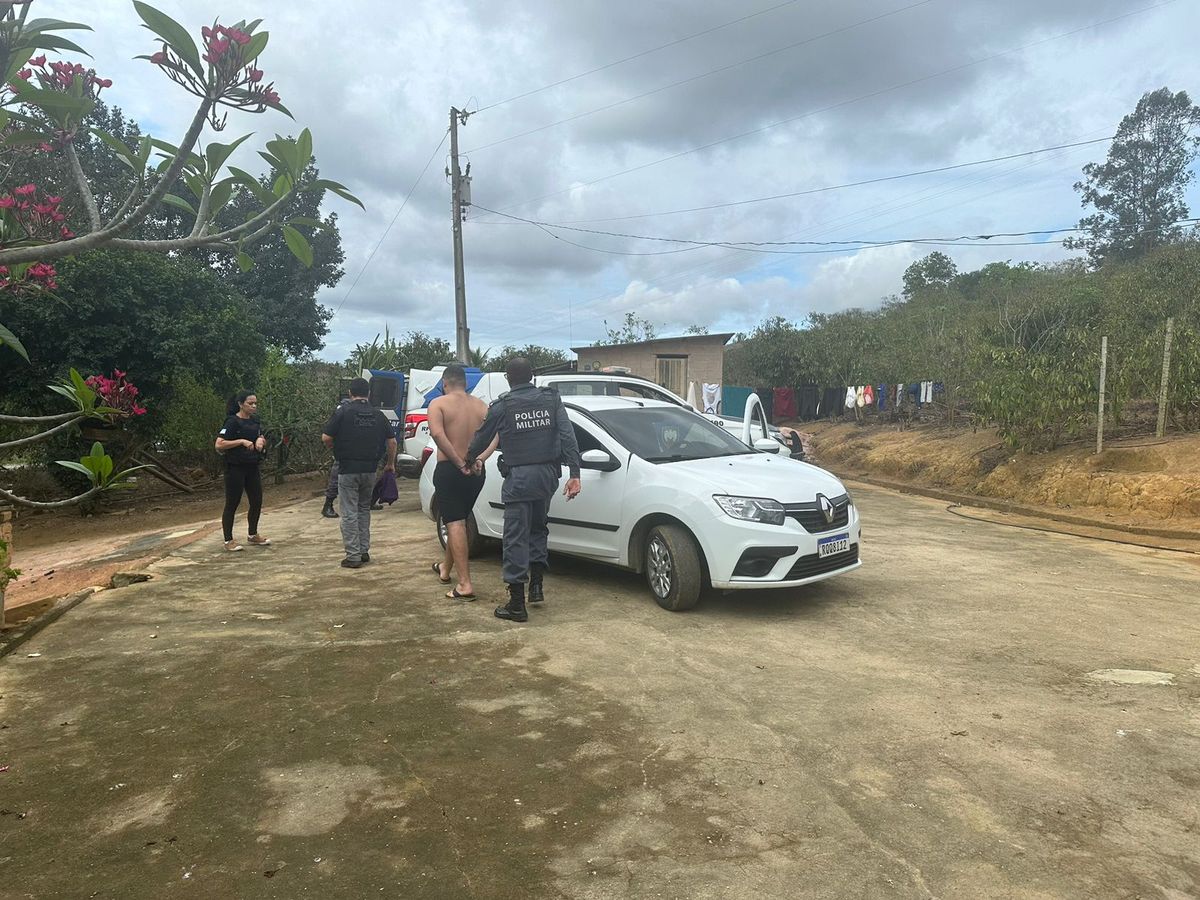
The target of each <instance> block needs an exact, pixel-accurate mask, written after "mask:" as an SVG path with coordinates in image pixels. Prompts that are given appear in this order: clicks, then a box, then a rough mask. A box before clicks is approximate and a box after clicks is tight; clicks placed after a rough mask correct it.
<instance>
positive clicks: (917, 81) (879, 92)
mask: <svg viewBox="0 0 1200 900" xmlns="http://www.w3.org/2000/svg"><path fill="white" fill-rule="evenodd" d="M1174 2H1176V0H1161V2H1159V3H1155V4H1152V5H1150V6H1146V7H1142V8H1140V9H1136V10H1132V11H1130V12H1127V13H1122V14H1121V15H1119V16H1113V17H1111V18H1108V19H1103V20H1101V21H1099V22H1093V23H1091V24H1089V25H1083V26H1080V27H1079V28H1073V29H1071V30H1070V31H1065V32H1062V33H1060V34H1056V35H1051V36H1050V37H1047V38H1041V39H1039V40H1036V41H1031V42H1029V43H1027V44H1022V45H1020V46H1018V47H1012V48H1009V49H1007V50H1000V51H998V52H996V53H992V54H989V55H987V56H984V57H980V58H979V59H975V60H971V61H969V62H965V63H960V64H958V65H956V66H951V67H950V68H948V69H943V70H941V71H940V72H934V73H932V74H929V75H923V76H921V77H920V78H914V79H911V80H909V81H905V82H903V83H900V84H895V85H892V86H891V87H886V88H880V89H878V90H875V91H871V92H869V93H866V94H861V95H859V96H857V97H852V98H850V99H848V100H841V101H838V102H837V103H832V104H829V105H828V106H824V107H821V108H819V109H814V110H810V111H809V112H806V113H801V114H800V115H797V116H791V117H789V118H787V119H780V120H779V121H777V122H771V123H769V124H767V125H763V126H761V127H759V128H754V129H751V130H750V131H743V132H740V133H738V134H733V135H729V136H728V137H723V138H719V139H717V140H715V141H710V142H708V143H707V144H701V145H699V146H697V147H691V148H689V149H687V150H681V151H679V152H678V153H672V154H671V155H669V156H664V157H661V158H660V159H656V160H652V161H650V162H647V163H642V164H640V165H637V166H632V167H630V168H628V169H621V170H620V171H617V172H611V173H609V174H607V175H601V176H600V177H598V178H593V179H592V180H591V181H584V182H580V183H575V184H572V185H570V186H569V187H565V188H562V189H561V190H558V191H553V192H551V193H549V194H542V195H541V196H539V197H532V198H530V199H528V200H522V201H520V202H518V203H511V204H509V205H508V206H505V207H504V209H505V210H510V209H516V208H517V207H521V206H527V205H528V204H530V203H536V202H538V201H540V200H548V199H550V198H551V197H558V196H560V195H562V194H566V193H569V192H570V191H574V190H577V189H579V188H580V187H591V186H592V185H594V184H599V183H600V182H602V181H608V180H610V179H612V178H619V177H621V176H622V175H629V174H632V173H633V172H640V171H642V170H643V169H649V168H652V167H653V166H658V165H662V164H663V163H665V162H671V161H672V160H676V159H679V158H681V157H684V156H688V155H690V154H692V153H699V152H700V151H702V150H708V149H710V148H712V147H717V146H719V145H721V144H726V143H729V142H730V141H736V140H741V139H742V138H746V137H752V136H754V135H756V134H762V133H763V132H766V131H770V130H771V129H772V128H778V127H779V126H780V125H787V124H790V123H792V122H797V121H800V120H801V119H805V118H808V117H810V116H815V115H819V114H820V113H823V112H829V111H831V110H835V109H840V108H841V107H844V106H849V105H851V104H854V103H859V102H861V101H863V100H870V99H872V98H875V97H880V96H883V95H884V94H889V93H892V92H893V91H898V90H902V89H903V88H906V87H912V86H913V85H915V84H921V83H923V82H926V81H931V80H933V79H934V78H940V77H942V76H944V75H949V74H952V73H954V72H960V71H963V70H964V69H969V68H971V67H973V66H978V65H982V64H983V63H986V62H991V61H992V60H995V59H999V58H1000V57H1003V56H1008V55H1011V54H1013V53H1020V52H1021V51H1023V50H1029V49H1031V48H1033V47H1038V46H1041V45H1042V44H1047V43H1050V42H1051V41H1057V40H1062V39H1063V38H1067V37H1071V36H1072V35H1075V34H1079V33H1081V32H1084V31H1089V30H1091V29H1093V28H1100V27H1102V26H1104V25H1110V24H1112V23H1113V22H1118V21H1120V20H1122V19H1127V18H1130V17H1131V16H1136V15H1141V14H1142V13H1146V12H1150V11H1151V10H1155V9H1158V8H1160V7H1163V6H1168V5H1170V4H1171V3H1174Z"/></svg>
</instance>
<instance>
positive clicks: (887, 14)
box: [466, 0, 934, 153]
mask: <svg viewBox="0 0 1200 900" xmlns="http://www.w3.org/2000/svg"><path fill="white" fill-rule="evenodd" d="M933 2H934V0H918V2H916V3H910V4H909V5H908V6H902V7H900V8H899V9H893V10H891V11H889V12H885V13H880V14H879V15H876V16H871V17H870V18H868V19H862V20H860V21H858V22H853V23H851V24H849V25H843V26H842V27H840V28H835V29H833V30H832V31H826V32H823V33H821V34H817V35H813V36H812V37H808V38H805V39H804V40H801V41H794V42H792V43H790V44H786V45H785V46H783V47H777V48H776V49H774V50H768V51H767V52H766V53H759V54H758V55H757V56H750V57H747V58H746V59H740V60H738V61H737V62H733V63H729V64H728V65H724V66H719V67H718V68H715V69H709V70H708V71H707V72H701V73H700V74H698V75H691V76H689V77H687V78H683V79H681V80H679V81H673V82H671V83H670V84H665V85H663V86H662V87H657V88H654V89H653V90H649V91H645V92H643V93H641V94H635V95H633V96H632V97H626V98H624V99H623V100H617V101H615V102H613V103H608V104H605V105H604V106H598V107H596V108H595V109H589V110H588V111H587V112H581V113H576V114H575V115H573V116H567V117H566V118H565V119H559V120H558V121H556V122H550V123H548V124H546V125H539V126H538V127H537V128H531V129H529V130H528V131H522V132H520V133H519V134H510V135H509V136H508V137H505V138H500V139H499V140H495V141H492V142H491V143H488V144H481V145H480V146H478V147H475V148H473V149H471V150H468V151H466V152H467V153H479V152H480V151H482V150H488V149H490V148H492V147H496V146H499V145H500V144H507V143H508V142H509V141H515V140H517V139H519V138H523V137H528V136H529V135H531V134H537V133H538V132H541V131H547V130H548V129H551V128H555V127H557V126H559V125H565V124H566V123H568V122H574V121H577V120H579V119H583V118H586V117H587V116H592V115H595V114H596V113H600V112H605V111H607V110H610V109H615V108H616V107H618V106H624V105H625V104H626V103H633V102H634V101H635V100H641V99H643V98H645V97H650V96H653V95H654V94H661V93H662V92H663V91H669V90H671V89H672V88H677V87H680V86H682V85H685V84H691V83H692V82H693V81H699V80H700V79H702V78H708V77H709V76H711V75H717V74H720V73H721V72H728V71H729V70H730V69H736V68H737V67H738V66H744V65H746V64H747V63H752V62H758V61H759V60H761V59H766V58H767V57H769V56H775V55H776V54H779V53H783V52H785V51H787V50H794V49H796V48H797V47H803V46H804V45H806V44H812V43H815V42H816V41H820V40H824V39H825V38H827V37H832V36H834V35H837V34H842V33H844V32H847V31H851V30H853V29H855V28H859V27H861V26H863V25H869V24H871V23H872V22H878V21H879V20H881V19H886V18H889V17H891V16H895V15H899V14H900V13H902V12H907V11H908V10H910V9H916V8H917V7H918V6H925V5H927V4H929V3H933Z"/></svg>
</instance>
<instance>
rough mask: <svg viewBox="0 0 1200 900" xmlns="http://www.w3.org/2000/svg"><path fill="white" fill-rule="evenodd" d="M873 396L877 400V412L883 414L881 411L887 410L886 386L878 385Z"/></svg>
mask: <svg viewBox="0 0 1200 900" xmlns="http://www.w3.org/2000/svg"><path fill="white" fill-rule="evenodd" d="M875 396H876V397H878V398H879V399H878V401H877V402H878V404H879V411H880V412H883V410H885V409H887V408H888V386H887V385H886V384H881V385H879V387H877V388H876V389H875Z"/></svg>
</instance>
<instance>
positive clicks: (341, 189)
mask: <svg viewBox="0 0 1200 900" xmlns="http://www.w3.org/2000/svg"><path fill="white" fill-rule="evenodd" d="M304 190H306V191H333V193H335V194H337V195H338V196H339V197H341V198H342V199H343V200H349V201H350V202H351V203H356V204H358V206H359V207H361V208H362V209H364V210H365V209H366V207H365V206H363V203H362V201H361V200H359V199H358V198H357V197H355V196H354V195H353V194H352V193H350V191H348V190H347V189H346V186H345V185H342V184H339V183H338V182H336V181H330V180H329V179H328V178H318V179H316V180H315V181H311V182H309V183H308V184H307V185H305V186H304Z"/></svg>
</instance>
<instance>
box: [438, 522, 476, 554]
mask: <svg viewBox="0 0 1200 900" xmlns="http://www.w3.org/2000/svg"><path fill="white" fill-rule="evenodd" d="M437 536H438V543H439V544H441V545H442V549H443V550H445V549H446V523H445V522H443V521H442V514H441V513H440V512H439V513H438V516H437ZM482 549H483V538H482V537H480V536H479V528H478V526H476V524H475V513H471V514H470V515H469V516H467V557H468V558H470V559H474V558H475V557H477V556H478V555H479V553H480V551H481V550H482Z"/></svg>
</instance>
